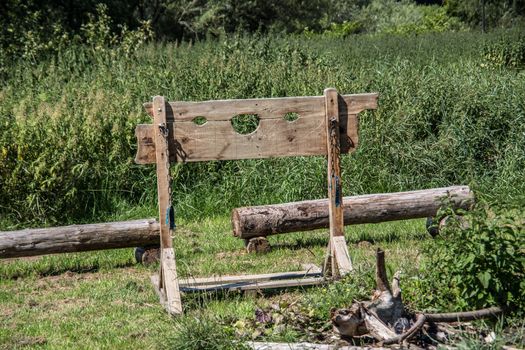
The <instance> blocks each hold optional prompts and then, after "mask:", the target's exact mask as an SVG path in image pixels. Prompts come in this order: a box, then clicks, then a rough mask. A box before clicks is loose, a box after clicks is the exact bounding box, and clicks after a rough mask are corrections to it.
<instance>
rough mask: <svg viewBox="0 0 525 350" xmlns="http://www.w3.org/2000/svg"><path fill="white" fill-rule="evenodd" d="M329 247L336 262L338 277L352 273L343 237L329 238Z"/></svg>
mask: <svg viewBox="0 0 525 350" xmlns="http://www.w3.org/2000/svg"><path fill="white" fill-rule="evenodd" d="M330 241H331V244H330V247H331V249H332V251H333V256H334V258H335V260H336V262H337V269H338V274H339V276H344V275H346V274H347V273H349V272H351V271H352V269H353V268H352V260H351V259H350V253H348V246H347V245H346V240H345V237H344V236H335V237H332V238H331V240H330Z"/></svg>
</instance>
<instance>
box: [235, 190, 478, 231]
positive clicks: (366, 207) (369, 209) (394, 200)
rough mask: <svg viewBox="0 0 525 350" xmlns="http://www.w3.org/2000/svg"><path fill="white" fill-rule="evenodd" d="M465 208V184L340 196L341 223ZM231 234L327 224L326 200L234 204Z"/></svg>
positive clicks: (469, 199)
mask: <svg viewBox="0 0 525 350" xmlns="http://www.w3.org/2000/svg"><path fill="white" fill-rule="evenodd" d="M446 202H449V203H450V204H451V205H452V207H453V208H455V209H459V208H461V209H469V208H470V207H471V206H472V204H473V203H474V194H473V193H472V192H471V191H470V188H469V187H468V186H452V187H443V188H433V189H427V190H419V191H410V192H396V193H382V194H368V195H361V196H352V197H344V198H343V208H344V224H345V225H353V224H364V223H375V222H383V221H392V220H405V219H414V218H424V217H429V216H435V215H436V213H437V211H438V209H439V208H440V207H441V206H442V205H443V203H446ZM231 220H232V226H233V234H234V235H235V236H237V237H239V238H242V239H250V238H253V237H260V236H269V235H274V234H278V233H287V232H296V231H307V230H314V229H319V228H326V227H329V216H328V200H327V199H318V200H310V201H302V202H293V203H283V204H276V205H262V206H254V207H243V208H236V209H234V210H233V211H232V217H231Z"/></svg>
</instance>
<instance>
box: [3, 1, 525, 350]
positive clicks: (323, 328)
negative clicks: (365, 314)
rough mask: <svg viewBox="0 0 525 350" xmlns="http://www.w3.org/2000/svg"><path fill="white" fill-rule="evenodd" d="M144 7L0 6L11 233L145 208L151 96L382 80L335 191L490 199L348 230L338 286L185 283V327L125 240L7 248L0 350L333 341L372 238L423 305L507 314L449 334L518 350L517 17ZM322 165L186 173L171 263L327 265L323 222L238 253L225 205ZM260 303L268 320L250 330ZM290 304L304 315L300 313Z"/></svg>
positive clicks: (184, 268)
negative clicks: (432, 190)
mask: <svg viewBox="0 0 525 350" xmlns="http://www.w3.org/2000/svg"><path fill="white" fill-rule="evenodd" d="M154 3H156V4H157V5H158V6H159V8H160V9H161V10H162V11H160V15H159V16H158V17H156V19H155V18H154V13H155V11H154V10H155V9H153V8H148V7H147V5H145V4H143V2H136V3H135V2H133V1H131V2H127V3H126V4H127V5H124V4H120V2H119V4H120V5H119V6H115V2H112V1H106V2H105V5H100V4H98V5H97V3H96V2H91V1H86V2H83V5H82V6H80V7H78V8H69V7H68V6H69V5H64V6H63V7H60V6H59V7H56V6H55V5H56V4H54V3H53V2H52V1H50V2H47V5H46V6H43V5H42V6H40V7H39V5H38V4H36V3H34V2H25V3H24V4H21V3H20V2H19V1H17V0H10V1H9V2H8V4H10V5H12V6H8V7H9V8H8V9H7V8H6V11H3V12H2V13H5V16H3V17H2V18H0V24H2V32H1V33H0V46H1V48H2V50H1V51H0V77H1V80H0V129H1V130H2V131H1V132H0V230H9V229H16V228H21V227H28V226H39V227H40V226H45V225H58V224H67V223H87V222H103V221H110V220H125V219H132V218H141V217H155V216H156V215H157V212H156V182H155V170H154V167H153V166H137V165H135V164H134V162H133V158H134V153H135V149H136V140H135V137H134V128H135V126H136V125H137V124H139V123H149V122H150V118H149V116H147V115H146V114H145V112H144V111H143V108H142V103H143V102H146V101H150V100H151V96H152V95H164V96H166V97H167V98H168V99H169V100H206V99H227V98H252V97H279V96H304V95H319V94H321V93H322V91H323V89H324V88H326V87H329V86H330V87H335V88H337V89H338V90H339V91H340V92H341V93H360V92H379V94H380V100H379V108H378V109H377V111H374V112H366V113H363V114H362V115H361V116H360V147H359V148H358V150H357V151H356V152H355V153H354V154H352V155H345V156H343V158H342V171H343V178H344V179H345V181H344V182H343V186H344V187H343V193H344V194H345V195H352V194H363V193H377V192H391V191H401V190H413V189H420V188H429V187H436V186H446V185H452V184H468V185H470V186H471V187H472V188H473V190H474V191H475V193H476V195H477V197H478V201H479V202H481V203H482V204H481V205H480V206H479V207H478V209H477V210H476V211H474V212H473V213H472V214H469V215H467V219H468V222H470V226H469V227H463V226H461V225H459V224H453V225H451V226H449V228H448V229H447V230H446V231H445V232H444V233H443V235H442V236H441V237H438V238H437V239H436V240H431V239H430V237H429V236H428V235H427V234H426V232H425V229H424V225H423V221H422V220H413V221H405V222H397V223H385V224H379V225H361V226H358V227H347V228H346V237H347V241H348V242H349V247H350V251H351V255H352V259H353V261H354V264H355V269H356V272H357V273H355V274H352V275H350V276H348V277H347V278H346V279H345V280H343V281H340V282H337V283H334V284H330V285H327V286H324V287H314V288H307V289H305V290H302V289H300V290H295V291H287V292H275V293H269V294H266V295H265V297H264V298H260V297H258V296H255V297H244V296H241V295H238V294H199V295H186V296H185V297H184V305H185V307H186V314H185V315H184V317H181V318H178V319H176V320H172V319H170V318H169V317H167V315H166V314H165V313H164V311H163V310H162V308H161V307H160V306H159V305H158V301H157V297H156V295H155V293H154V291H153V289H152V288H150V286H149V280H148V277H147V276H148V275H149V274H150V273H152V272H153V271H154V270H155V269H156V267H155V266H153V267H148V268H146V267H142V266H137V265H135V264H134V261H133V259H132V253H131V250H130V249H124V250H115V251H100V252H90V253H83V254H64V255H55V256H45V257H40V258H35V259H21V260H13V261H5V262H4V261H3V262H1V263H0V304H1V305H2V307H1V308H0V349H2V348H6V349H7V348H9V349H10V348H20V347H26V346H29V347H35V348H50V349H52V348H70V347H74V346H78V344H83V345H84V346H85V347H86V348H129V347H131V346H133V347H139V346H140V347H141V348H159V347H171V348H177V349H180V348H188V349H192V348H206V349H211V348H216V349H229V348H240V347H241V346H242V342H243V341H245V340H251V339H257V340H261V339H263V340H272V341H273V340H275V341H296V340H308V341H326V340H327V334H329V330H330V325H329V323H328V315H329V310H330V308H332V307H343V306H346V305H348V304H349V303H351V302H352V301H353V300H354V299H362V298H366V297H368V296H369V295H370V292H371V290H372V288H373V284H374V281H373V271H374V258H373V252H374V250H375V248H377V247H378V246H380V247H381V248H383V249H384V250H385V251H386V252H387V263H388V266H387V269H388V272H389V274H392V273H393V272H394V271H396V270H402V271H403V277H402V281H403V282H402V283H403V287H404V288H403V297H404V299H405V301H406V303H407V305H408V306H409V307H410V308H411V309H413V310H433V311H452V310H457V309H472V308H474V307H481V306H487V305H494V304H500V305H505V306H508V307H510V309H511V313H510V316H508V317H507V318H506V319H505V320H504V321H501V322H498V323H497V324H490V323H489V324H487V325H481V324H476V326H477V327H478V329H480V330H483V331H485V330H486V331H487V332H488V331H490V330H495V331H496V338H497V339H496V341H495V342H494V343H493V344H488V345H487V344H485V343H483V342H481V343H480V340H479V338H473V337H469V336H464V335H458V338H457V339H455V341H456V344H458V346H460V347H464V348H481V347H486V348H491V347H492V348H497V347H498V346H500V345H502V344H505V343H511V344H517V345H518V346H523V344H524V342H525V340H524V337H525V336H524V332H523V321H522V315H523V308H524V307H525V301H524V298H525V296H524V294H523V292H524V290H525V287H524V285H523V279H524V276H523V271H524V261H525V260H524V255H525V252H524V250H523V246H524V242H523V237H524V236H525V235H524V232H523V227H524V222H523V205H524V203H525V182H524V181H523V179H524V178H525V170H524V169H525V104H524V101H525V73H524V71H523V68H524V66H525V58H524V57H525V56H524V55H525V49H524V47H525V44H524V42H525V39H524V38H525V32H524V31H523V29H520V28H514V29H513V30H503V29H500V30H497V31H493V32H491V33H488V34H482V33H478V32H469V31H467V29H468V28H469V26H472V27H476V26H479V25H480V23H481V21H480V19H481V17H480V16H481V15H480V12H479V6H478V5H477V4H478V3H481V2H478V1H462V2H460V1H447V2H446V4H445V6H420V5H415V4H414V3H413V2H410V1H399V2H398V1H393V0H373V1H365V0H363V1H352V2H348V1H339V0H319V1H311V2H308V6H307V7H304V8H302V9H303V10H304V13H302V12H301V13H300V14H299V15H298V16H297V17H294V18H291V17H289V16H290V14H291V13H294V12H293V11H291V9H295V8H299V7H300V6H298V3H299V2H298V1H294V0H290V1H280V2H275V3H274V2H272V1H267V2H260V1H256V0H254V1H246V2H242V3H243V5H242V6H233V5H232V4H236V3H237V2H235V1H229V0H216V1H207V2H206V1H202V2H201V1H192V2H185V1H180V2H179V1H159V2H154ZM301 3H302V2H301ZM504 3H505V6H501V7H499V8H496V7H495V6H494V5H495V2H494V1H490V0H486V1H484V2H483V4H485V6H486V9H485V10H486V11H488V10H490V9H492V10H490V13H488V14H487V15H486V18H485V22H486V25H487V26H488V27H492V28H494V27H498V26H506V25H507V24H512V23H516V22H519V20H520V17H519V16H518V14H519V13H520V10H521V9H523V6H524V4H523V2H522V1H505V2H504ZM0 6H4V5H0ZM148 6H149V5H148ZM192 6H193V7H192ZM310 6H311V7H310ZM323 6H325V7H323ZM254 8H257V9H258V11H260V12H257V13H254V12H252V10H253V9H254ZM319 8H324V9H325V10H324V11H317V10H316V9H319ZM0 9H1V10H4V9H3V8H0ZM119 11H123V12H119ZM22 13H26V14H27V15H25V16H22V15H21V14H22ZM87 13H90V14H91V15H89V16H88V15H87ZM119 13H120V14H122V13H127V14H128V15H126V16H119ZM116 18H118V21H117V20H115V19H116ZM174 18H176V19H177V20H176V21H175V22H170V21H172V20H174ZM142 20H146V21H144V22H143V21H142ZM147 20H150V21H147ZM51 24H53V25H54V27H53V28H54V29H53V34H46V33H49V28H50V26H51ZM451 31H454V32H451ZM170 32H172V33H174V34H173V35H174V37H176V38H178V39H181V38H182V39H184V38H185V39H190V38H191V39H193V41H180V42H164V41H162V42H161V41H159V42H152V40H151V39H152V38H153V37H156V38H157V39H170V38H173V37H170V36H169V35H168V34H167V33H170ZM244 32H250V33H247V34H243V33H244ZM254 32H255V33H254ZM266 32H271V33H295V34H292V35H284V34H274V35H268V34H266ZM232 33H233V34H232ZM263 33H264V34H263ZM355 33H367V34H364V35H353V34H355ZM206 36H207V40H194V39H198V38H200V39H202V38H204V37H206ZM232 117H234V116H232ZM297 117H300V115H295V114H289V115H287V116H286V118H287V119H289V120H294V119H296V118H297ZM195 122H196V123H198V124H204V123H205V122H206V121H205V120H204V119H203V118H196V120H195ZM256 125H257V116H256V115H251V114H244V115H239V116H235V118H234V119H233V120H232V127H233V128H235V129H236V130H237V131H238V132H240V133H246V132H250V131H251V130H253V129H254V128H255V127H256ZM203 127H205V126H203ZM325 167H326V164H325V160H324V159H323V158H322V157H309V158H306V157H305V158H301V157H299V158H293V159H292V158H290V159H288V158H280V159H266V160H245V161H221V162H219V161H217V162H206V163H198V164H185V165H181V164H177V165H174V166H173V167H172V175H173V181H174V183H173V202H174V204H175V206H176V210H177V223H178V228H177V239H176V240H175V242H174V244H175V247H176V254H177V259H178V272H179V274H180V275H181V276H206V275H212V274H236V273H259V272H268V271H279V270H281V271H285V270H296V269H300V267H301V264H302V263H316V264H320V263H321V262H322V260H323V256H324V252H325V246H326V243H327V241H326V239H327V237H326V232H309V233H295V234H287V235H282V236H276V237H271V238H270V241H271V243H272V245H273V246H274V247H275V249H273V250H272V252H270V253H269V254H266V255H248V254H246V253H245V252H244V249H243V246H242V242H241V241H239V240H237V239H235V238H233V237H232V235H231V233H230V228H229V221H228V215H229V211H230V209H231V208H233V207H237V206H243V205H252V204H265V203H278V202H288V201H294V200H302V199H313V198H321V197H325V195H326V176H325V170H326V169H325ZM489 207H492V209H488V208H489ZM454 215H455V214H453V216H454ZM452 222H454V221H452ZM257 309H260V310H264V311H263V312H271V313H272V318H273V321H272V322H270V323H267V324H261V323H260V322H259V323H258V322H256V320H255V317H254V315H255V311H256V310H257ZM296 316H299V319H300V320H301V321H300V322H295V323H294V322H291V321H290V320H291V319H294V318H297V317H296Z"/></svg>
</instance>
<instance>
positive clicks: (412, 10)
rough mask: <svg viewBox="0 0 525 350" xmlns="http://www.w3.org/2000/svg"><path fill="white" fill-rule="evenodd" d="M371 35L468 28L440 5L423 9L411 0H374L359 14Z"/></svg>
mask: <svg viewBox="0 0 525 350" xmlns="http://www.w3.org/2000/svg"><path fill="white" fill-rule="evenodd" d="M356 20H357V21H358V23H362V29H363V30H364V31H365V32H367V33H395V34H420V33H426V32H444V31H457V30H462V29H464V26H463V25H462V23H461V22H460V21H459V19H458V18H456V17H451V16H449V15H448V14H447V13H446V10H445V9H444V8H443V7H440V6H420V5H416V4H415V3H414V2H412V1H409V0H403V1H395V0H373V1H371V3H370V4H369V5H368V6H366V7H363V8H362V9H361V10H360V12H359V13H358V14H357V15H356Z"/></svg>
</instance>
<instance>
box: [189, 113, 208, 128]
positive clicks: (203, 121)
mask: <svg viewBox="0 0 525 350" xmlns="http://www.w3.org/2000/svg"><path fill="white" fill-rule="evenodd" d="M192 122H193V123H194V124H195V125H198V126H201V125H204V124H206V123H207V122H208V119H206V117H203V116H201V115H200V116H198V117H195V118H193V120H192Z"/></svg>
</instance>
